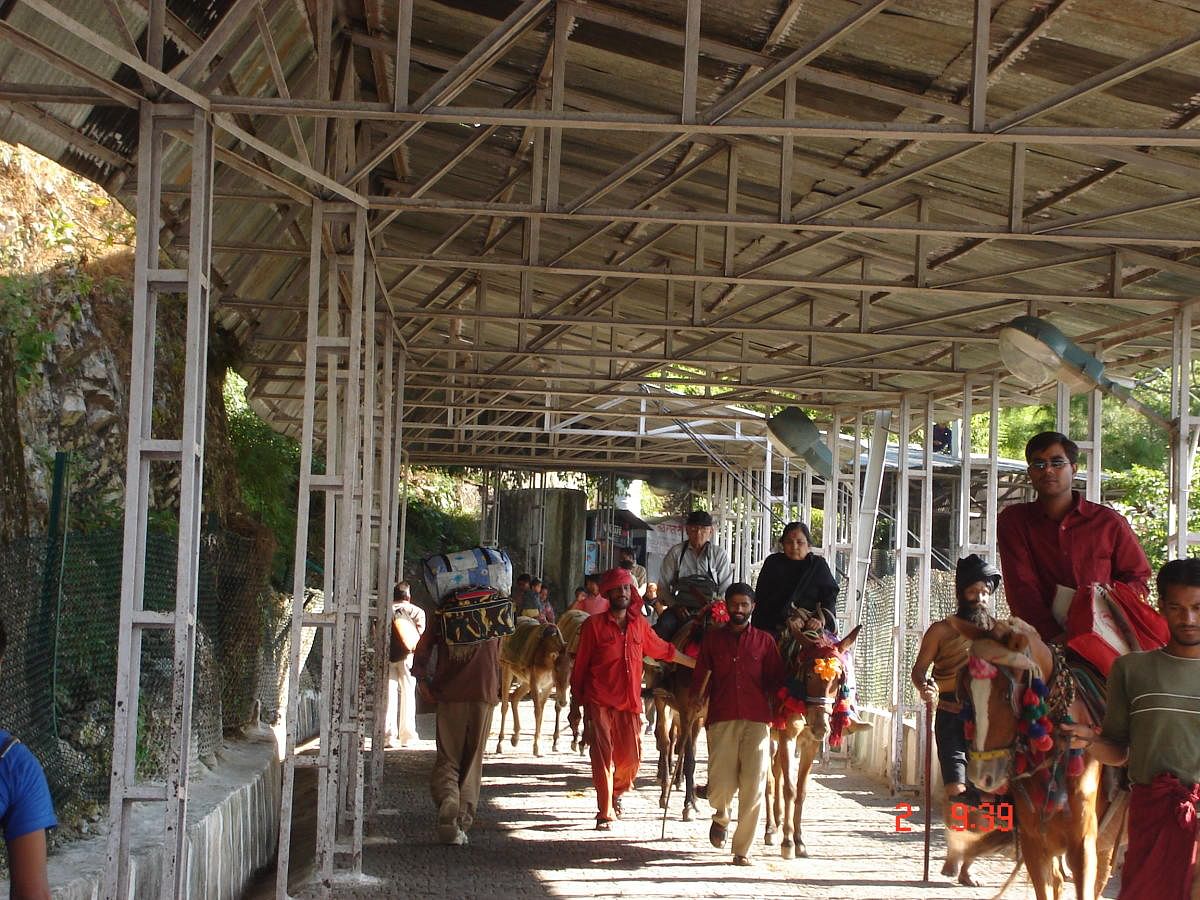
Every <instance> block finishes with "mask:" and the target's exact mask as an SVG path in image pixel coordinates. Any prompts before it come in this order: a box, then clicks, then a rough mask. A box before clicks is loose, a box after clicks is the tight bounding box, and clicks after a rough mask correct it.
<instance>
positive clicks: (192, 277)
mask: <svg viewBox="0 0 1200 900" xmlns="http://www.w3.org/2000/svg"><path fill="white" fill-rule="evenodd" d="M168 131H171V132H174V133H176V134H178V133H181V132H182V133H185V134H190V143H191V148H190V156H191V162H190V169H191V183H190V191H191V193H190V198H189V215H188V223H189V224H188V233H187V242H188V244H187V255H188V261H187V267H186V268H161V267H160V266H159V249H158V239H159V232H160V228H161V224H162V223H161V216H160V209H161V204H162V202H163V198H162V191H163V184H162V169H163V157H164V155H165V154H166V152H167V147H166V145H165V141H166V139H167V132H168ZM185 140H186V139H185ZM212 168H213V137H212V123H211V121H210V120H209V118H208V115H207V114H206V113H205V112H204V111H202V110H199V109H194V108H193V107H191V106H186V105H182V104H181V105H161V106H159V105H154V104H151V103H143V104H142V107H141V111H140V130H139V143H138V194H137V244H136V248H135V256H134V297H133V304H134V308H133V349H132V356H131V366H130V390H129V441H128V446H127V449H126V479H125V532H124V548H123V554H122V578H121V623H120V629H119V632H118V634H119V638H118V647H117V684H116V695H115V700H114V709H115V713H114V722H113V759H112V777H111V781H110V790H109V801H110V807H109V821H110V823H111V830H110V832H109V839H108V864H107V868H106V870H105V877H104V891H105V895H106V896H110V897H115V896H119V895H124V894H127V893H128V892H129V863H130V853H131V847H130V818H131V814H132V806H133V804H134V803H137V802H148V801H160V802H165V804H166V810H165V816H164V825H163V847H164V854H165V857H164V864H163V877H162V882H161V885H160V887H159V896H161V897H163V898H171V897H180V896H183V895H184V893H185V892H186V883H187V881H186V879H187V872H188V858H187V847H188V845H187V834H186V823H187V801H188V780H189V766H188V757H189V748H190V745H191V734H192V683H193V676H194V670H195V665H194V658H195V649H196V589H197V580H198V570H199V554H200V510H201V504H202V500H203V475H204V408H205V385H206V378H207V361H208V304H209V268H210V253H211V243H212V234H211V224H212ZM160 295H164V296H165V295H176V296H183V297H184V298H185V302H186V306H187V329H186V337H185V344H184V353H185V362H184V379H183V382H184V383H183V408H182V417H181V418H182V425H181V434H180V436H179V437H178V438H174V437H171V438H159V437H156V436H155V434H154V425H153V410H154V404H155V396H154V348H155V331H156V323H157V307H158V298H159V296H160ZM152 462H165V463H172V464H173V463H178V464H179V466H180V477H179V535H178V549H177V555H176V560H175V607H174V609H173V610H172V611H170V612H152V611H150V610H147V609H146V608H145V605H144V601H145V596H144V589H145V579H146V552H145V542H146V531H147V514H148V511H149V491H150V466H151V463H152ZM146 629H156V630H159V631H164V632H166V631H169V632H172V634H173V637H174V643H173V647H172V660H173V664H172V667H171V668H172V671H173V673H174V678H173V682H172V686H171V743H170V747H169V751H168V758H167V771H166V773H165V781H163V782H158V781H155V782H139V781H138V778H137V771H136V760H137V730H138V729H137V722H138V705H139V693H140V687H141V685H140V681H141V678H140V675H141V654H142V636H143V632H144V631H145V630H146Z"/></svg>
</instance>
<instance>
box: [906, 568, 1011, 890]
mask: <svg viewBox="0 0 1200 900" xmlns="http://www.w3.org/2000/svg"><path fill="white" fill-rule="evenodd" d="M999 585H1000V573H999V572H998V571H997V570H996V567H995V566H993V565H991V564H990V563H988V562H987V561H985V560H984V559H983V558H982V557H980V556H979V555H978V554H975V553H972V554H971V555H970V556H965V557H963V558H962V559H960V560H959V561H958V565H957V566H956V567H955V571H954V592H955V594H956V595H957V597H958V608H957V610H956V611H955V615H956V616H957V617H958V618H960V619H965V620H966V621H968V622H970V623H971V624H973V625H977V626H979V627H980V628H991V627H992V625H993V624H994V620H993V619H992V617H991V614H990V613H989V612H988V599H989V598H990V597H991V595H992V594H993V593H995V591H996V588H997V587H999ZM970 649H971V645H970V642H969V641H967V639H966V638H964V637H963V636H962V635H960V634H959V633H958V631H957V630H956V629H955V628H954V626H953V625H952V624H951V623H950V621H949V617H947V618H946V619H942V620H940V621H938V622H934V623H933V624H932V625H930V626H929V628H928V629H927V630H926V632H925V634H924V635H923V636H922V637H921V648H920V650H918V651H917V661H916V663H915V664H914V665H913V668H912V675H911V677H912V683H913V685H914V686H915V687H916V688H917V691H918V692H919V693H920V696H921V699H922V700H923V701H925V703H926V705H927V706H926V708H927V710H928V708H929V707H931V706H932V705H933V704H934V703H935V702H936V703H937V712H936V714H935V715H934V716H933V717H932V721H933V730H934V732H935V734H936V735H937V751H938V762H940V763H941V766H942V783H943V785H945V789H946V792H945V800H946V809H945V816H944V817H943V818H944V820H945V821H946V822H949V821H950V806H951V804H953V803H962V804H966V805H968V806H978V805H979V792H978V791H977V790H976V789H975V787H974V786H973V785H970V784H969V783H968V782H967V749H968V746H967V737H966V734H965V733H964V731H963V721H962V719H960V718H959V713H960V712H961V711H962V701H960V700H959V698H958V674H959V672H961V671H962V670H963V667H964V666H966V664H967V657H968V655H969V653H970ZM930 666H932V667H933V673H932V674H930V672H929V668H930ZM929 759H930V758H929V756H926V768H925V783H926V798H927V799H926V802H925V809H926V811H927V812H926V814H927V815H928V809H929V800H928V797H929V794H928V784H929V776H930V774H931V773H930V771H929V770H930V764H929ZM927 821H928V820H927ZM959 836H960V835H957V834H955V833H949V834H948V843H949V847H948V849H947V851H946V864H945V865H944V866H942V874H943V875H949V876H951V877H954V876H955V875H957V876H958V883H959V884H964V885H969V886H971V887H975V886H977V882H976V881H975V879H974V878H972V876H971V873H970V871H969V869H970V866H971V862H970V860H969V859H966V858H965V857H964V856H963V855H962V853H961V852H960V851H959V850H958V849H956V848H955V846H954V843H955V842H954V839H955V838H956V837H959ZM926 859H928V856H927V857H926ZM928 868H929V867H928V862H927V863H926V878H928V877H929V873H928Z"/></svg>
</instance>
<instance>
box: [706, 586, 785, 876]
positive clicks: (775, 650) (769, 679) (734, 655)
mask: <svg viewBox="0 0 1200 900" xmlns="http://www.w3.org/2000/svg"><path fill="white" fill-rule="evenodd" d="M725 606H726V609H727V611H728V613H729V623H728V624H727V625H726V626H725V627H724V628H710V629H709V630H708V631H707V632H706V633H705V635H704V642H703V643H702V644H701V645H700V655H699V656H698V657H697V659H696V669H695V671H694V672H693V673H692V690H693V692H694V693H695V695H696V696H697V697H701V696H702V695H703V693H704V689H705V686H706V685H707V686H708V688H709V700H708V715H707V717H706V719H705V728H706V730H707V733H708V802H709V804H710V805H711V806H712V808H713V809H714V810H715V812H714V813H713V818H712V825H711V826H710V827H709V831H708V839H709V841H710V842H711V843H712V845H713V846H714V847H716V848H717V849H721V848H723V847H724V846H725V835H726V832H727V830H728V828H729V822H730V819H731V818H732V816H731V813H732V806H733V795H734V794H735V793H736V794H737V798H738V825H737V830H736V831H735V832H734V834H733V864H734V865H736V866H748V865H750V847H751V845H752V844H753V843H754V833H755V831H756V830H757V828H758V817H759V814H760V812H761V811H762V799H763V785H764V782H765V780H766V773H767V759H768V755H769V751H770V745H771V740H770V733H771V732H770V722H771V712H772V710H771V702H772V698H774V697H775V695H776V693H777V692H778V690H779V689H780V688H781V687H783V686H784V684H785V683H786V682H787V677H788V676H787V667H786V666H785V665H784V662H783V657H782V656H780V655H779V647H778V646H777V645H776V643H775V638H774V637H773V636H772V635H771V634H769V633H767V632H765V631H762V630H760V629H758V628H755V627H754V626H753V625H751V624H750V616H751V614H752V613H753V612H754V591H753V590H752V589H751V587H750V585H748V584H745V583H744V582H737V583H735V584H731V585H730V586H729V587H728V588H727V589H726V591H725Z"/></svg>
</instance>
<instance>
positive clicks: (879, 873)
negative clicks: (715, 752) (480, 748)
mask: <svg viewBox="0 0 1200 900" xmlns="http://www.w3.org/2000/svg"><path fill="white" fill-rule="evenodd" d="M421 718H422V719H423V720H424V721H422V722H420V723H419V728H420V731H421V734H422V736H423V739H422V740H421V741H419V742H418V743H417V744H416V745H414V746H412V747H410V748H408V749H405V750H395V751H390V752H389V754H388V763H387V765H388V767H387V774H386V785H385V789H384V797H383V802H382V804H381V815H380V817H379V819H378V824H377V826H376V827H375V828H374V829H373V831H372V833H371V834H370V835H369V836H368V838H367V849H366V855H365V860H364V870H365V872H366V877H365V878H364V879H363V880H362V881H361V882H356V883H350V882H346V881H341V882H339V884H338V886H337V889H336V891H335V896H336V897H338V898H359V897H371V898H379V897H397V898H399V897H440V898H497V897H516V898H575V897H601V898H602V897H630V896H635V897H664V898H665V897H680V898H683V897H688V898H690V897H731V898H740V897H800V898H813V900H838V898H853V900H865V898H874V900H885V898H886V900H892V898H896V900H903V898H930V900H932V898H955V900H975V898H985V897H992V896H993V895H994V894H995V893H996V891H997V889H998V888H999V886H1000V885H1001V884H1002V883H1003V881H1004V879H1005V877H1006V876H1007V874H1008V873H1009V872H1010V871H1011V869H1012V865H1013V863H1012V860H1011V859H1005V858H999V857H998V858H993V859H989V860H984V861H981V862H980V863H977V869H978V875H979V876H981V878H982V879H983V881H984V882H985V884H986V885H987V887H985V888H977V889H970V888H963V887H958V886H956V885H954V884H952V883H951V882H950V880H949V879H946V878H943V877H941V876H940V875H938V874H937V872H938V871H939V869H940V866H941V859H942V854H943V852H944V844H943V840H942V836H941V833H940V828H935V832H934V863H933V865H932V867H931V869H932V872H933V876H932V880H931V882H930V883H928V884H922V883H921V881H920V879H921V850H922V838H923V835H922V831H921V820H920V817H919V815H916V816H914V817H913V820H912V822H913V831H912V832H911V833H908V834H897V833H896V831H895V827H896V821H895V810H894V806H895V801H894V800H893V799H891V798H889V797H888V796H887V790H886V788H883V787H882V786H880V785H879V784H877V783H876V782H874V781H873V780H870V779H868V778H865V777H863V776H861V775H858V774H856V773H854V772H844V771H825V772H821V773H820V774H818V775H817V776H816V777H815V779H814V783H813V784H812V785H811V786H810V789H809V797H808V805H807V808H806V813H807V815H806V821H807V822H808V823H809V826H808V828H807V829H806V831H805V841H806V843H807V845H808V850H809V854H810V857H809V858H808V859H803V860H791V861H788V860H783V859H781V858H780V857H779V855H778V852H779V851H778V848H777V847H766V846H764V845H762V844H761V843H759V844H758V845H757V846H756V848H755V858H754V866H753V867H751V868H741V867H736V868H735V867H734V866H732V865H730V864H729V861H730V856H729V855H728V854H727V853H725V852H722V851H718V850H714V849H713V848H712V847H711V845H710V844H709V843H708V826H709V819H708V816H709V815H711V811H710V809H709V807H708V805H707V803H705V802H704V801H700V802H699V805H700V808H701V816H700V817H699V818H697V819H694V820H693V821H692V822H682V821H680V818H679V816H680V803H681V800H680V799H678V798H676V797H673V798H672V801H671V806H672V809H671V817H670V819H669V820H668V822H667V836H666V839H665V840H664V839H660V837H659V834H660V829H661V811H660V810H659V808H658V803H657V788H656V786H655V784H654V780H653V779H654V762H655V756H654V753H655V751H654V742H653V738H646V742H645V745H644V746H645V758H644V760H643V764H642V775H641V777H640V778H639V781H638V786H639V788H640V791H639V792H638V793H636V794H633V795H630V796H629V798H628V800H627V802H626V804H625V818H624V819H623V820H621V821H619V822H616V823H614V829H613V831H611V832H609V833H604V832H596V831H594V830H593V825H594V816H595V800H594V798H593V794H592V789H591V779H590V769H589V766H588V763H587V759H586V757H579V756H575V755H572V754H570V753H569V752H562V751H563V750H564V749H568V747H567V745H569V738H567V739H566V740H564V741H563V742H561V743H560V747H559V750H560V752H558V753H550V752H549V741H548V740H547V741H546V742H545V743H544V744H543V748H542V749H543V753H544V754H545V755H544V756H542V757H541V758H537V757H534V756H533V754H532V747H531V744H530V738H529V735H528V734H524V735H522V738H521V743H520V745H519V747H518V748H517V749H516V750H513V749H512V748H511V746H509V744H508V742H507V740H506V742H505V745H504V751H503V752H502V753H500V754H499V755H497V754H495V753H493V752H489V753H488V755H487V757H486V760H485V765H484V784H483V797H482V800H481V809H480V812H479V819H478V821H477V822H476V823H475V826H474V828H473V829H472V830H471V833H470V845H469V846H466V847H446V846H442V845H440V844H438V843H437V842H436V841H435V840H434V838H433V831H432V824H433V805H432V801H431V800H430V799H429V794H428V789H427V784H428V774H429V770H430V768H431V766H432V764H433V755H434V750H433V741H432V740H431V739H430V737H431V735H432V727H433V725H432V717H431V716H422V717H421ZM496 718H497V720H498V716H497V717H496ZM526 721H532V716H529V717H528V718H526ZM495 725H496V722H493V728H494V727H495ZM551 728H552V723H547V725H546V731H549V730H550V729H551ZM494 747H495V735H494V733H493V737H492V739H491V742H490V743H489V751H491V750H493V749H494ZM705 772H706V766H705V757H704V746H703V739H702V740H701V747H700V761H699V763H698V764H697V780H698V781H700V782H701V783H703V782H704V781H705V780H706V776H705ZM760 828H761V826H760ZM1068 890H1069V888H1068ZM1111 892H1112V886H1111V885H1110V891H1109V893H1110V894H1111ZM300 893H303V892H302V891H301V892H300ZM1112 895H1113V896H1115V894H1112ZM1005 896H1006V897H1008V898H1014V900H1021V898H1028V897H1032V896H1033V892H1032V889H1031V888H1030V887H1029V885H1028V882H1027V881H1026V880H1025V878H1024V874H1023V873H1022V876H1021V877H1020V878H1019V879H1018V880H1017V882H1016V883H1015V884H1014V885H1013V887H1012V888H1010V889H1009V891H1008V892H1007V893H1006V894H1005Z"/></svg>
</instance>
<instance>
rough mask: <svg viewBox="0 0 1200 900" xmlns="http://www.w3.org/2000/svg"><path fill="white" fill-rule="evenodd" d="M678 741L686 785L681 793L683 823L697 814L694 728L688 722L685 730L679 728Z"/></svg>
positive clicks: (691, 723)
mask: <svg viewBox="0 0 1200 900" xmlns="http://www.w3.org/2000/svg"><path fill="white" fill-rule="evenodd" d="M679 737H680V740H682V741H683V747H682V748H681V752H682V753H683V766H682V768H683V774H684V779H685V782H684V784H685V785H686V786H685V788H684V792H683V821H685V822H690V821H692V813H693V812H695V813H699V812H700V811H699V810H698V809H697V808H696V726H695V723H694V722H688V726H687V730H686V731H685V730H684V729H682V728H680V730H679Z"/></svg>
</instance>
